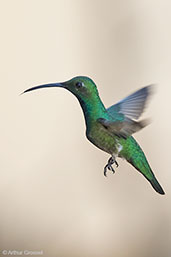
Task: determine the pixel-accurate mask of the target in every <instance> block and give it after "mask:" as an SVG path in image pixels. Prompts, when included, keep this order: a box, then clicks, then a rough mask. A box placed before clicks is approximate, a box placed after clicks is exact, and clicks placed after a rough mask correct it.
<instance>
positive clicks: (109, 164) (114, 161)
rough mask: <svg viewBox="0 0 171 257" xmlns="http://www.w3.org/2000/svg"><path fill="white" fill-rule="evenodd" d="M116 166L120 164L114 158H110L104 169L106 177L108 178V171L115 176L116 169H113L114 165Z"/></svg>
mask: <svg viewBox="0 0 171 257" xmlns="http://www.w3.org/2000/svg"><path fill="white" fill-rule="evenodd" d="M114 163H115V164H116V167H118V166H119V164H118V163H117V161H116V160H115V158H114V157H110V158H109V160H108V163H107V164H106V165H105V167H104V176H105V177H107V176H106V173H107V170H111V171H112V172H113V174H114V173H115V170H114V168H113V167H112V165H113V164H114Z"/></svg>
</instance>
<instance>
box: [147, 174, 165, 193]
mask: <svg viewBox="0 0 171 257" xmlns="http://www.w3.org/2000/svg"><path fill="white" fill-rule="evenodd" d="M149 182H150V183H151V185H152V187H153V188H154V189H155V190H156V192H158V193H159V194H161V195H164V194H165V192H164V190H163V188H162V187H161V186H160V184H159V182H158V181H157V179H156V178H155V176H154V177H153V179H152V180H149Z"/></svg>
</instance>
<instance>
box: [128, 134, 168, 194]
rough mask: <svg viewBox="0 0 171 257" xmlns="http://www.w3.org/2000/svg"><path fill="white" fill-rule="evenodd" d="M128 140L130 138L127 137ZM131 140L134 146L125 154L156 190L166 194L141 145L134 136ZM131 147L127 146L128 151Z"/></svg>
mask: <svg viewBox="0 0 171 257" xmlns="http://www.w3.org/2000/svg"><path fill="white" fill-rule="evenodd" d="M127 140H128V139H127ZM130 140H131V141H132V143H133V144H134V146H133V145H132V146H133V147H131V149H130V151H129V153H128V154H127V155H126V156H125V159H126V160H127V161H128V162H129V163H130V164H132V165H133V166H134V167H135V168H136V169H137V170H138V171H139V172H140V173H142V175H143V176H144V177H145V178H146V179H147V180H148V181H149V182H150V184H151V185H152V187H153V188H154V190H155V191H156V192H158V193H159V194H161V195H164V194H165V192H164V190H163V189H162V187H161V185H160V184H159V182H158V181H157V179H156V177H155V175H154V173H153V172H152V170H151V168H150V165H149V163H148V161H147V159H146V157H145V155H144V153H143V151H142V149H141V148H140V146H139V145H138V144H137V142H136V141H135V139H134V138H133V137H130ZM128 150H129V149H128V148H127V151H128Z"/></svg>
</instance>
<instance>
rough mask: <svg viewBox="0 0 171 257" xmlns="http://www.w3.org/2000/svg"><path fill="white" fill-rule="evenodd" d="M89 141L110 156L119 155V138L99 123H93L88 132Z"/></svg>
mask: <svg viewBox="0 0 171 257" xmlns="http://www.w3.org/2000/svg"><path fill="white" fill-rule="evenodd" d="M86 136H87V138H88V140H89V141H90V142H91V143H93V144H94V145H95V146H97V147H98V148H100V149H101V150H103V151H105V152H107V153H109V154H114V153H115V154H117V153H118V145H117V137H115V136H114V135H112V134H111V133H110V132H108V131H107V130H106V129H105V128H104V127H103V126H102V125H101V124H100V123H99V122H98V121H93V122H92V124H91V126H89V129H88V130H87V131H86Z"/></svg>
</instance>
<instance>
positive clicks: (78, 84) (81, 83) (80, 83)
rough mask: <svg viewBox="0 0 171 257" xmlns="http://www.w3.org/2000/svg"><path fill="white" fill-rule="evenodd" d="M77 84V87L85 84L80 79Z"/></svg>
mask: <svg viewBox="0 0 171 257" xmlns="http://www.w3.org/2000/svg"><path fill="white" fill-rule="evenodd" d="M75 85H76V87H77V88H81V87H83V86H84V84H83V82H80V81H79V82H77V83H76V84H75Z"/></svg>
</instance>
